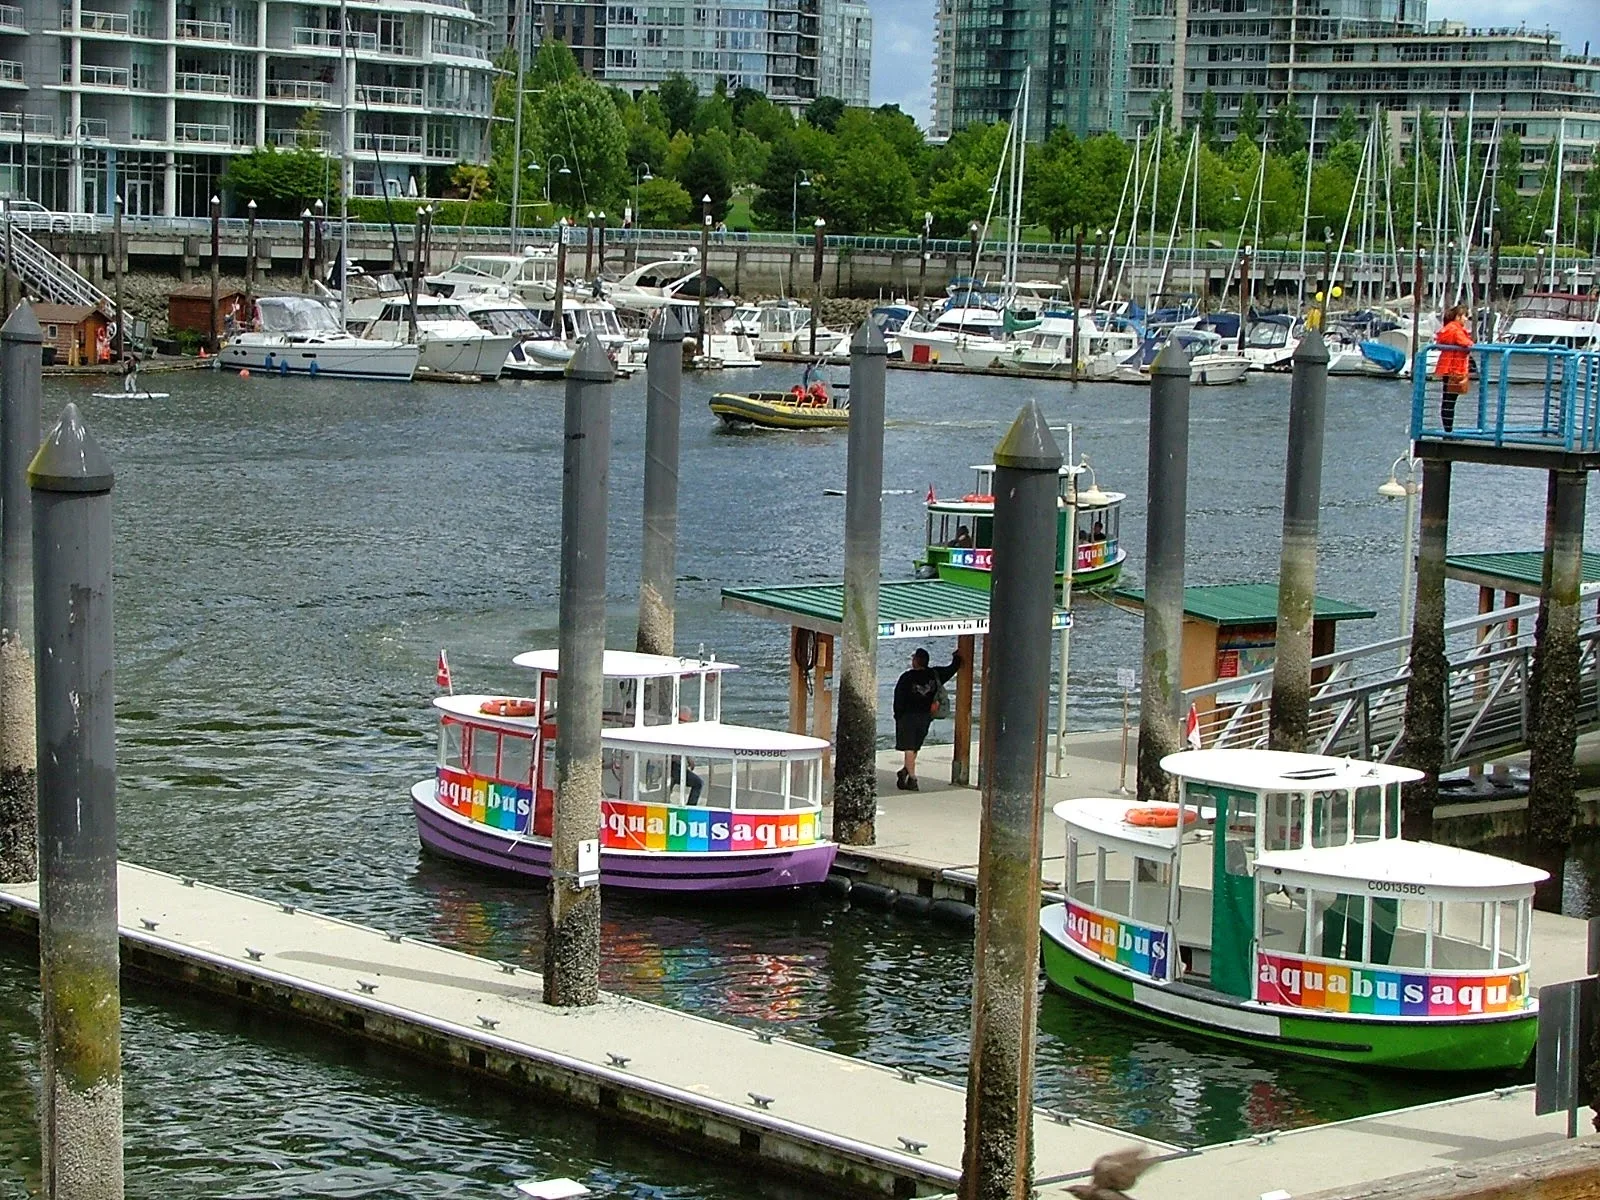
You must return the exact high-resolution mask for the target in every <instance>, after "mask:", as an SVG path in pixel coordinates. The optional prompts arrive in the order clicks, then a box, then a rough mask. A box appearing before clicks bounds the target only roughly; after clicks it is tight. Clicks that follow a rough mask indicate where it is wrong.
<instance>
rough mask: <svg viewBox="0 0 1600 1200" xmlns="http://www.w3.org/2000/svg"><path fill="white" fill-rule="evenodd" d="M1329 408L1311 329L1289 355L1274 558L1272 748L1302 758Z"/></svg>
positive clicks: (1324, 368)
mask: <svg viewBox="0 0 1600 1200" xmlns="http://www.w3.org/2000/svg"><path fill="white" fill-rule="evenodd" d="M1327 407H1328V347H1327V345H1326V344H1325V343H1324V342H1323V340H1322V335H1321V334H1320V333H1318V332H1317V331H1316V330H1314V329H1309V330H1307V331H1306V333H1305V336H1303V337H1302V338H1301V339H1300V345H1299V346H1298V347H1297V348H1296V349H1295V352H1294V378H1293V380H1292V381H1291V382H1290V384H1289V451H1288V460H1287V465H1286V466H1285V468H1284V475H1283V547H1282V550H1281V551H1280V557H1279V560H1278V564H1279V565H1278V635H1277V636H1278V640H1277V649H1276V650H1275V651H1274V660H1273V668H1272V700H1271V702H1270V708H1271V733H1270V737H1269V742H1270V744H1271V747H1272V749H1274V750H1294V751H1299V752H1302V753H1303V752H1304V751H1305V749H1306V737H1307V734H1308V731H1309V729H1310V727H1311V624H1312V619H1313V617H1314V615H1315V609H1316V597H1317V508H1318V506H1319V505H1320V504H1321V503H1322V441H1323V430H1324V427H1325V425H1326V416H1327Z"/></svg>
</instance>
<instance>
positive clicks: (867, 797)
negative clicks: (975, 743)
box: [833, 321, 889, 846]
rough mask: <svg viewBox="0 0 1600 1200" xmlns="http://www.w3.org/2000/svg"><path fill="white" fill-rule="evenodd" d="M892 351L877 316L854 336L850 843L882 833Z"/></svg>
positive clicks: (847, 771)
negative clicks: (887, 416) (887, 399)
mask: <svg viewBox="0 0 1600 1200" xmlns="http://www.w3.org/2000/svg"><path fill="white" fill-rule="evenodd" d="M888 353H889V350H888V346H887V345H886V344H885V342H884V340H883V330H882V329H880V328H879V327H878V323H877V322H876V321H863V322H861V325H860V327H859V328H857V330H856V332H855V336H854V337H852V338H851V339H850V444H849V449H848V452H847V462H846V467H845V492H844V615H843V624H842V629H843V633H842V636H841V638H840V646H839V691H838V705H839V724H838V728H837V731H836V733H835V736H834V759H833V837H834V840H835V841H837V842H840V843H842V844H843V845H846V846H870V845H872V844H873V843H874V842H875V841H876V840H877V837H878V832H877V812H878V578H879V574H880V572H881V569H882V558H883V553H882V539H883V394H884V383H885V375H886V373H887V367H886V364H887V363H888V361H889V360H888Z"/></svg>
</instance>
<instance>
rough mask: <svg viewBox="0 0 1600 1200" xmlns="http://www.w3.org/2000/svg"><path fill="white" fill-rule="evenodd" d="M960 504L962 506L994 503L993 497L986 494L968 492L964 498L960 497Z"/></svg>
mask: <svg viewBox="0 0 1600 1200" xmlns="http://www.w3.org/2000/svg"><path fill="white" fill-rule="evenodd" d="M961 503H963V504H993V503H994V497H993V496H991V495H989V494H988V493H987V492H968V493H967V494H966V495H965V496H963V497H961Z"/></svg>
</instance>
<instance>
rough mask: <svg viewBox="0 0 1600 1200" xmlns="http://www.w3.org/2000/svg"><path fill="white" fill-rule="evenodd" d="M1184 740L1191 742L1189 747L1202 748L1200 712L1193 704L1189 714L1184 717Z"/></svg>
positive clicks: (1193, 748) (1192, 748)
mask: <svg viewBox="0 0 1600 1200" xmlns="http://www.w3.org/2000/svg"><path fill="white" fill-rule="evenodd" d="M1183 740H1184V741H1186V742H1188V743H1189V749H1191V750H1198V749H1200V713H1199V711H1198V710H1197V709H1196V708H1195V706H1194V705H1192V704H1191V705H1189V715H1188V716H1187V717H1185V718H1184V719H1183Z"/></svg>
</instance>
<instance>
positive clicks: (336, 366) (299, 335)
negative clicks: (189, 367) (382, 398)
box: [218, 296, 421, 379]
mask: <svg viewBox="0 0 1600 1200" xmlns="http://www.w3.org/2000/svg"><path fill="white" fill-rule="evenodd" d="M256 311H257V313H259V315H260V326H259V328H256V329H250V330H246V331H245V332H243V333H238V334H235V335H234V336H233V337H231V338H229V339H228V341H227V343H226V344H225V345H224V346H223V347H222V350H221V351H220V352H219V354H218V358H219V360H220V362H221V365H222V366H224V367H227V368H228V369H229V370H233V371H238V370H244V369H248V370H251V371H271V372H275V373H276V374H279V375H313V376H317V375H326V376H329V377H332V378H338V379H410V378H411V377H412V375H413V374H414V373H415V372H416V369H417V361H418V358H419V356H420V353H421V352H420V350H419V349H418V347H416V346H414V345H411V344H410V343H409V342H406V341H403V340H402V341H395V340H384V339H367V338H358V337H356V336H355V335H354V334H352V333H349V332H347V331H346V330H345V329H344V328H343V327H342V326H341V325H340V324H339V319H338V318H337V317H335V316H334V315H333V313H332V312H331V311H329V309H328V308H327V306H326V305H324V304H322V303H321V302H320V301H317V300H314V299H312V298H311V297H310V296H262V297H260V298H259V299H257V301H256Z"/></svg>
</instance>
